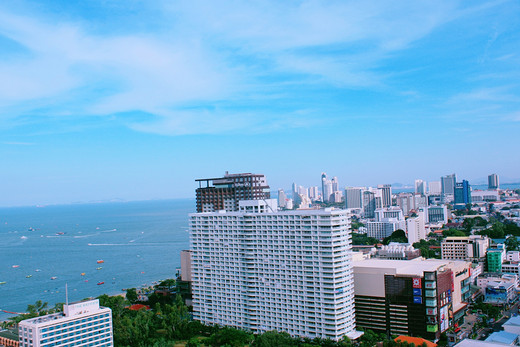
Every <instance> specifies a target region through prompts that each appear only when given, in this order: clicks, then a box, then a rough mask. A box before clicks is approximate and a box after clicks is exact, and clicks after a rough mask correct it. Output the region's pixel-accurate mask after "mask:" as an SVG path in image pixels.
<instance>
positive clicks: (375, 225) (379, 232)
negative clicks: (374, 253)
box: [366, 218, 406, 240]
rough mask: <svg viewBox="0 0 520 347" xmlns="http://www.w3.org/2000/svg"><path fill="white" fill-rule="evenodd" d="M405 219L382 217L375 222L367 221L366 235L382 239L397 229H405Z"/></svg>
mask: <svg viewBox="0 0 520 347" xmlns="http://www.w3.org/2000/svg"><path fill="white" fill-rule="evenodd" d="M405 225H406V224H405V221H404V220H401V221H399V220H397V218H383V219H382V220H380V221H377V222H367V224H366V226H367V236H368V237H374V238H376V239H379V240H382V239H384V238H385V237H388V236H390V235H392V233H393V232H394V231H396V230H398V229H401V230H404V229H405Z"/></svg>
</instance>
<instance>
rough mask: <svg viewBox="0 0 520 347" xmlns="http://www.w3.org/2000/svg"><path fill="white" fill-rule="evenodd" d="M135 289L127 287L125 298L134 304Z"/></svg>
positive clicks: (136, 297)
mask: <svg viewBox="0 0 520 347" xmlns="http://www.w3.org/2000/svg"><path fill="white" fill-rule="evenodd" d="M138 297H139V296H138V295H137V291H136V290H135V288H129V289H127V290H126V300H128V301H129V302H130V303H131V304H135V303H136V302H137V301H138V300H137V299H138Z"/></svg>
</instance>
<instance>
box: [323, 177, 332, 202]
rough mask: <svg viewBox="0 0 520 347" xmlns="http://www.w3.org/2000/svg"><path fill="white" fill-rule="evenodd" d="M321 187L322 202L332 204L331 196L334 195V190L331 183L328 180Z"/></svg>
mask: <svg viewBox="0 0 520 347" xmlns="http://www.w3.org/2000/svg"><path fill="white" fill-rule="evenodd" d="M323 187H324V189H325V190H324V191H323V201H324V202H333V199H334V196H332V194H333V193H334V190H333V189H332V182H331V181H329V180H327V181H325V183H324V185H323Z"/></svg>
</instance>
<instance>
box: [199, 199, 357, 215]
mask: <svg viewBox="0 0 520 347" xmlns="http://www.w3.org/2000/svg"><path fill="white" fill-rule="evenodd" d="M244 201H245V200H244ZM255 201H261V200H255ZM251 213H253V214H257V213H254V212H247V211H229V212H228V211H225V210H221V211H215V212H198V213H190V214H189V215H190V216H197V215H204V216H220V215H222V214H226V215H231V216H241V215H244V214H251ZM347 213H348V212H347V211H346V210H344V209H339V208H334V207H326V208H322V209H303V210H276V211H272V212H271V211H268V212H263V213H258V214H259V215H286V216H290V215H297V216H306V215H313V216H314V215H342V214H347Z"/></svg>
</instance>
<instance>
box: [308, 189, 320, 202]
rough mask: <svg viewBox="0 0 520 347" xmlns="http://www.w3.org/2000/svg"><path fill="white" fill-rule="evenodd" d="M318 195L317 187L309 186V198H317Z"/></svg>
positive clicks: (313, 199)
mask: <svg viewBox="0 0 520 347" xmlns="http://www.w3.org/2000/svg"><path fill="white" fill-rule="evenodd" d="M319 196H320V193H319V191H318V187H316V186H315V187H309V198H310V199H311V200H312V201H315V200H318V197H319Z"/></svg>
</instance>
